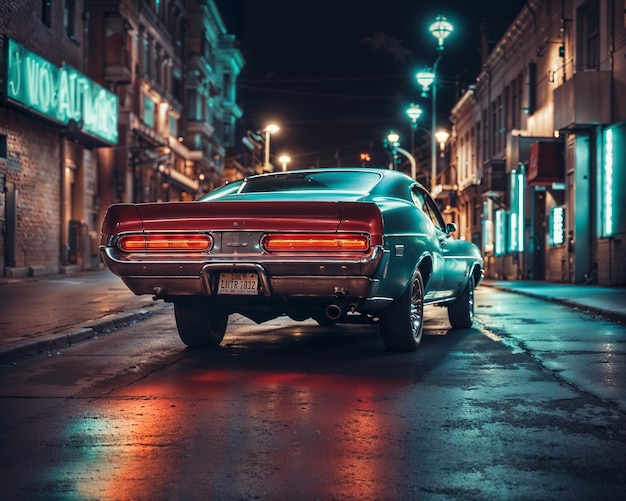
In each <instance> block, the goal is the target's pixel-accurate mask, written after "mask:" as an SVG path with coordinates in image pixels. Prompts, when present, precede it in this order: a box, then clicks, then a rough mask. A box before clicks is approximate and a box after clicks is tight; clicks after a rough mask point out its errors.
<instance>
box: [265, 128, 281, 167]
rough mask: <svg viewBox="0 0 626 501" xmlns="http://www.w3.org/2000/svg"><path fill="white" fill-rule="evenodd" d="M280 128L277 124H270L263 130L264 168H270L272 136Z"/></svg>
mask: <svg viewBox="0 0 626 501" xmlns="http://www.w3.org/2000/svg"><path fill="white" fill-rule="evenodd" d="M279 130H280V128H279V127H278V125H276V124H269V125H268V126H267V127H265V129H263V132H265V162H264V165H263V168H264V169H265V170H267V171H269V170H270V167H271V165H270V136H271V135H272V134H276V133H277V132H278V131H279Z"/></svg>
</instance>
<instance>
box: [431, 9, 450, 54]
mask: <svg viewBox="0 0 626 501" xmlns="http://www.w3.org/2000/svg"><path fill="white" fill-rule="evenodd" d="M453 30H454V27H453V26H452V25H451V24H450V23H449V22H448V19H447V18H446V16H441V15H440V16H437V17H436V19H435V22H434V23H433V24H431V25H430V27H429V28H428V31H430V32H431V33H432V34H433V36H434V37H435V38H436V39H437V40H438V46H437V48H438V50H443V42H444V40H445V39H446V38H448V37H449V36H450V34H451V33H452V31H453Z"/></svg>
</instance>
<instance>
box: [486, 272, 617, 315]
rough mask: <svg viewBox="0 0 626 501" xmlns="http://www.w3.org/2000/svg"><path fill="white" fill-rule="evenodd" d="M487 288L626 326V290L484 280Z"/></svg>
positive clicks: (595, 286) (551, 283)
mask: <svg viewBox="0 0 626 501" xmlns="http://www.w3.org/2000/svg"><path fill="white" fill-rule="evenodd" d="M485 286H487V287H495V288H497V289H501V290H504V291H508V292H515V293H517V294H523V295H526V296H530V297H535V298H538V299H544V300H546V301H551V302H553V303H558V304H563V305H565V306H569V307H572V308H578V309H580V310H583V311H584V312H586V313H589V314H591V315H596V316H601V317H603V318H606V319H607V320H612V321H614V322H618V323H622V324H626V287H602V286H599V285H578V284H576V285H574V284H559V283H554V282H534V281H506V280H490V279H485V280H484V281H483V282H482V283H481V285H480V287H485Z"/></svg>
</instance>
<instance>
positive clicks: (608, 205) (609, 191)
mask: <svg viewBox="0 0 626 501" xmlns="http://www.w3.org/2000/svg"><path fill="white" fill-rule="evenodd" d="M613 148H614V143H613V129H606V130H605V131H604V162H603V166H602V167H603V169H602V174H601V181H600V186H601V188H600V189H601V191H600V198H601V203H602V224H601V228H602V236H603V237H610V236H612V235H613V232H614V231H615V230H614V227H613V160H614V156H613V153H614V150H613Z"/></svg>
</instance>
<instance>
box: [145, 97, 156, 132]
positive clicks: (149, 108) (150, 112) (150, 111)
mask: <svg viewBox="0 0 626 501" xmlns="http://www.w3.org/2000/svg"><path fill="white" fill-rule="evenodd" d="M143 123H145V124H146V125H147V126H149V127H154V101H153V100H152V99H150V98H149V97H148V96H146V95H144V96H143Z"/></svg>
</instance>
